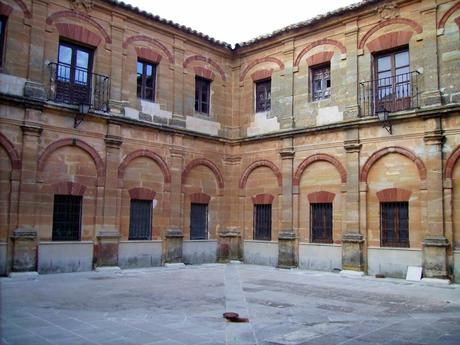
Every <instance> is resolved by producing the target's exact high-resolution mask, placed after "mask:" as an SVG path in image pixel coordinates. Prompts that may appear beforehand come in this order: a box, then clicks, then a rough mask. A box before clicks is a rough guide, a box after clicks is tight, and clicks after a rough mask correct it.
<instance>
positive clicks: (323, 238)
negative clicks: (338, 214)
mask: <svg viewBox="0 0 460 345" xmlns="http://www.w3.org/2000/svg"><path fill="white" fill-rule="evenodd" d="M310 231H311V241H312V242H313V243H315V242H316V243H332V203H331V202H327V203H314V204H310Z"/></svg>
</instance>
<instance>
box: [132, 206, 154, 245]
mask: <svg viewBox="0 0 460 345" xmlns="http://www.w3.org/2000/svg"><path fill="white" fill-rule="evenodd" d="M151 238H152V201H151V200H136V199H131V210H130V214H129V239H130V240H150V239H151Z"/></svg>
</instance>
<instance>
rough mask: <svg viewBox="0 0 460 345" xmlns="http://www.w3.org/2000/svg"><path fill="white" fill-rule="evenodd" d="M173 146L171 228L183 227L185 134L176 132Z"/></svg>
mask: <svg viewBox="0 0 460 345" xmlns="http://www.w3.org/2000/svg"><path fill="white" fill-rule="evenodd" d="M172 139H173V147H172V148H171V150H170V155H171V158H170V159H171V161H170V163H169V166H170V167H171V194H170V195H171V198H170V199H171V215H170V219H169V226H170V228H171V229H181V230H182V228H183V208H184V205H183V202H182V199H183V193H182V171H183V170H184V152H183V148H182V142H183V136H182V135H179V134H174V136H173V138H172Z"/></svg>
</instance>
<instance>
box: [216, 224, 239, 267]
mask: <svg viewBox="0 0 460 345" xmlns="http://www.w3.org/2000/svg"><path fill="white" fill-rule="evenodd" d="M241 248H242V244H241V232H240V229H239V228H238V227H228V228H226V229H225V230H223V231H221V232H219V247H218V249H217V251H218V254H217V260H218V261H219V262H229V261H230V260H242V258H243V253H242V250H241Z"/></svg>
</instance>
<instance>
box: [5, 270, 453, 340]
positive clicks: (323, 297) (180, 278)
mask: <svg viewBox="0 0 460 345" xmlns="http://www.w3.org/2000/svg"><path fill="white" fill-rule="evenodd" d="M0 292H1V296H0V302H1V304H0V308H1V309H0V317H1V318H0V339H1V344H31V345H42V344H66V345H80V344H85V345H86V344H107V345H108V344H110V345H121V344H127V345H128V344H157V345H180V344H193V345H195V344H202V345H205V344H208V345H219V344H267V345H268V344H273V345H274V344H317V345H320V344H347V345H357V344H400V345H402V344H405V345H414V344H452V345H453V344H455V345H458V344H460V285H450V286H430V285H423V284H420V283H410V282H406V281H404V280H390V279H375V278H370V277H364V278H358V277H357V278H351V277H343V276H340V275H339V274H336V273H323V272H313V271H300V270H279V269H274V268H269V267H262V266H252V265H238V264H229V265H219V264H212V265H201V266H187V267H185V268H164V267H159V268H151V269H138V270H124V271H121V272H118V273H115V272H86V273H69V274H54V275H51V274H50V275H41V276H39V277H38V278H37V279H36V280H27V281H24V280H22V281H21V280H18V279H10V278H2V279H0ZM225 311H234V312H237V313H239V314H240V316H242V317H247V318H249V322H247V323H231V322H228V321H226V320H225V319H223V318H222V313H224V312H225Z"/></svg>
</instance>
